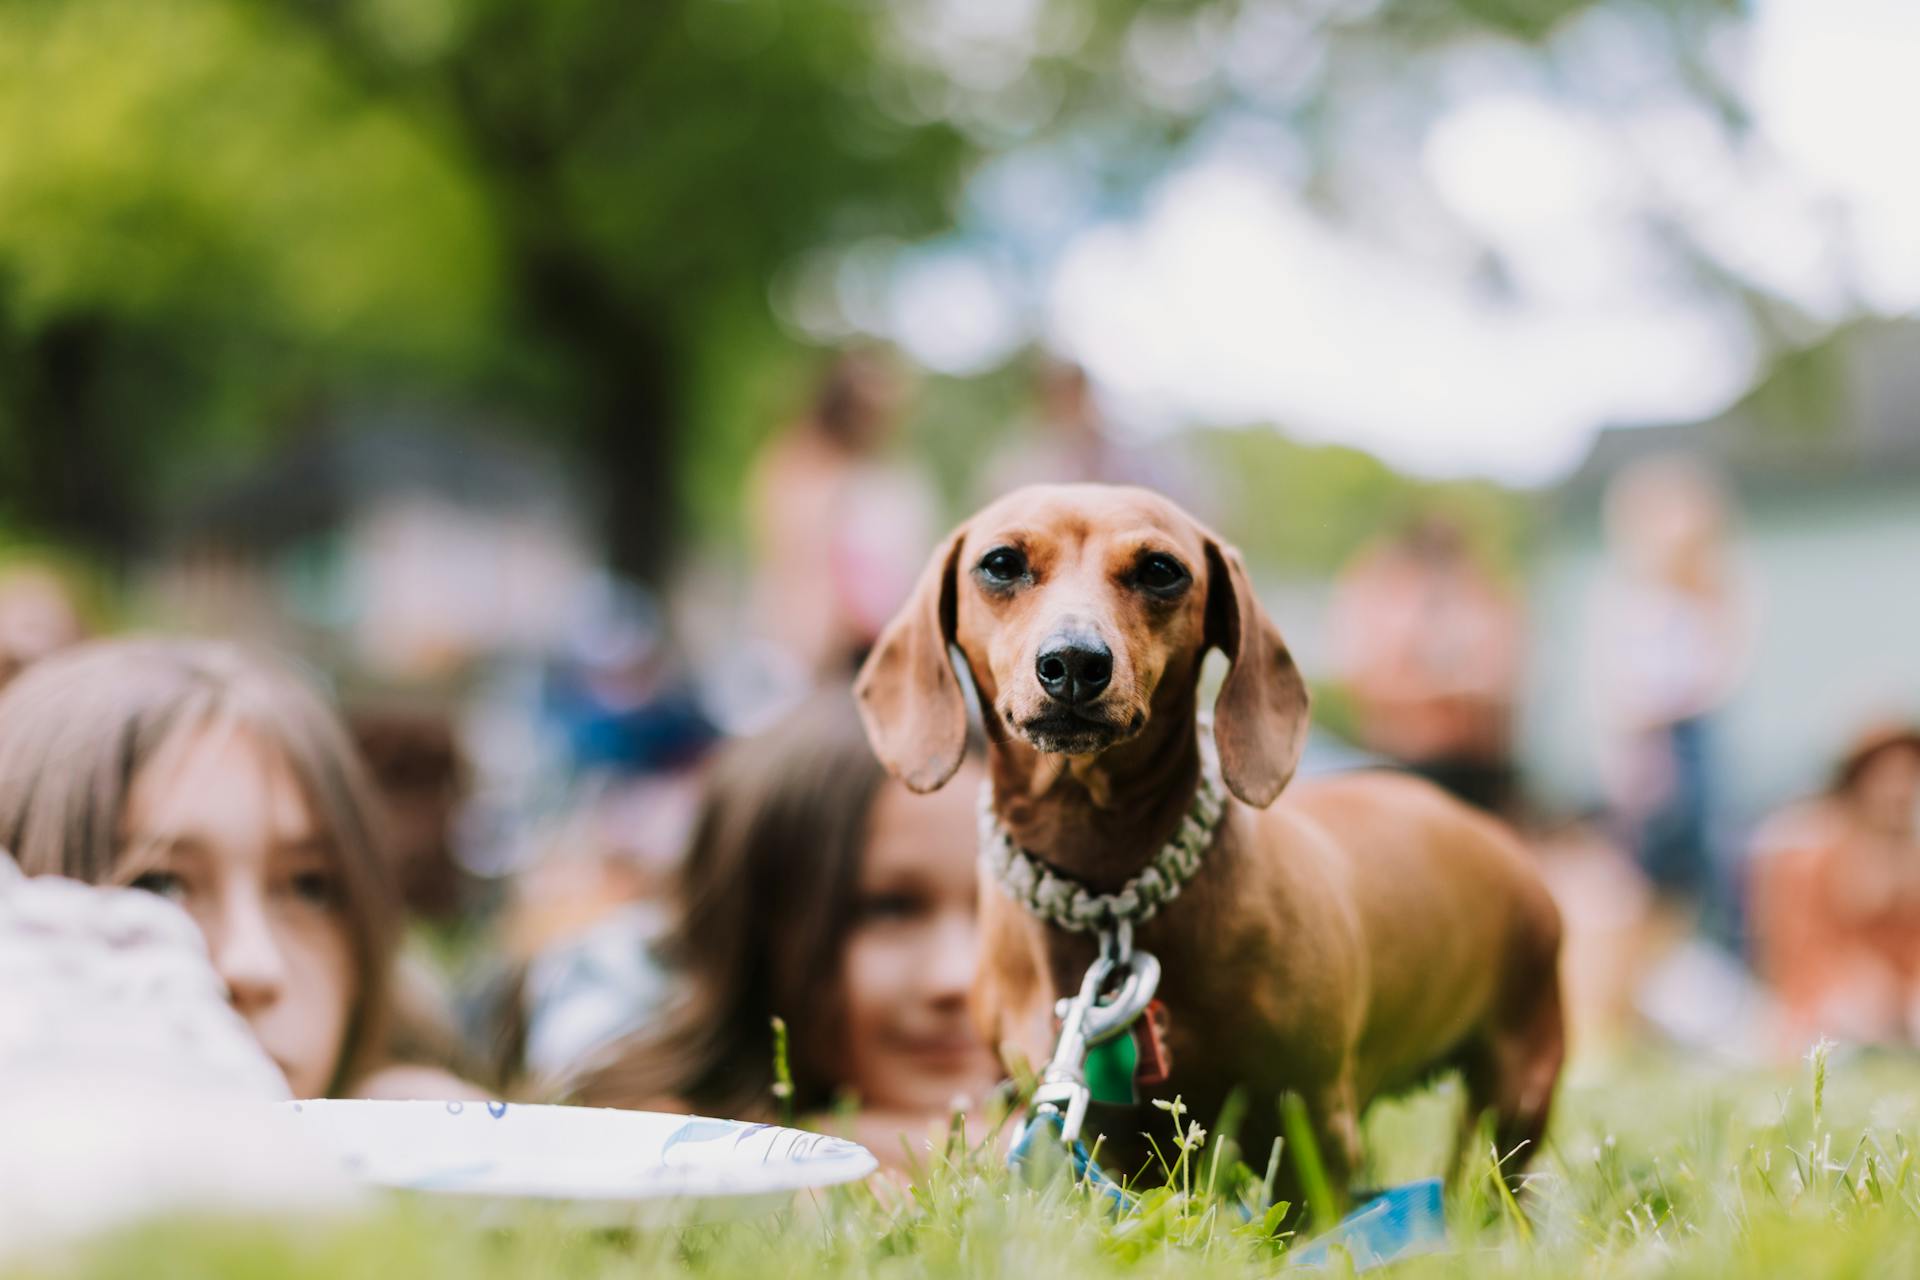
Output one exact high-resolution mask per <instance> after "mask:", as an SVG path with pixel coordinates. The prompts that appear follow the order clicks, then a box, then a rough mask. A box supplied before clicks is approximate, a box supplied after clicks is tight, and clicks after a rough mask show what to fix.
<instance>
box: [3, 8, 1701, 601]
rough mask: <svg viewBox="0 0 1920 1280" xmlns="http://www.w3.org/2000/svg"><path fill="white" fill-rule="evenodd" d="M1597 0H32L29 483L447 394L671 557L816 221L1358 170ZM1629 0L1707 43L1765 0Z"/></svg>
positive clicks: (69, 522)
mask: <svg viewBox="0 0 1920 1280" xmlns="http://www.w3.org/2000/svg"><path fill="white" fill-rule="evenodd" d="M1597 2H1599V0H1380V2H1378V3H1373V4H1364V3H1363V4H1358V5H1353V4H1343V3H1339V2H1337V0H1099V2H1098V3H1090V2H1089V0H1030V3H1026V4H1015V5H1010V6H1009V5H987V6H983V5H977V4H970V3H968V0H896V2H895V3H884V2H883V0H646V2H645V3H639V4H635V3H629V2H627V0H539V2H537V3H529V2H528V0H0V502H3V503H4V507H0V518H11V519H12V520H14V521H15V522H18V523H22V524H26V525H30V526H34V527H37V528H40V529H43V530H50V531H53V532H56V533H59V534H64V535H65V536H68V537H71V538H75V539H81V540H86V541H90V542H92V543H94V544H96V545H98V546H99V547H101V548H102V549H104V550H107V551H109V552H112V553H125V552H127V551H129V550H130V549H132V548H133V547H134V546H135V545H136V543H137V540H138V539H139V538H140V537H141V536H142V534H143V532H144V531H145V529H146V528H147V525H148V518H149V516H150V515H151V513H152V512H153V511H154V510H155V508H156V504H157V503H159V502H160V501H161V500H162V499H163V498H164V497H165V495H166V493H167V491H168V490H169V489H170V488H172V487H177V486H180V485H182V484H188V483H192V481H193V478H194V477H196V476H199V475H202V474H204V466H203V465H199V464H202V463H204V461H205V459H207V458H208V457H210V456H215V455H221V454H232V453H234V452H239V453H243V454H244V453H245V452H247V451H249V450H253V449H258V448H261V447H263V445H264V444H265V442H267V441H268V440H270V439H271V437H272V436H273V435H274V434H275V433H276V432H279V431H282V430H284V429H286V428H287V427H288V426H289V424H297V423H299V422H301V421H305V420H313V419H316V418H319V417H322V416H324V412H323V411H324V410H325V408H326V407H327V405H328V404H329V403H330V402H334V401H338V400H339V399H341V398H344V397H349V396H355V395H367V394H380V393H385V392H398V393H407V394H420V393H425V394H428V395H432V396H436V397H439V398H442V399H447V400H454V401H459V400H463V399H464V400H468V401H484V402H486V403H487V404H488V405H489V407H490V408H491V409H493V410H495V411H496V412H499V411H504V412H503V413H501V416H506V417H509V418H512V417H518V418H520V419H522V420H525V421H528V422H532V423H537V424H541V425H542V427H543V428H544V429H548V430H551V431H554V432H556V433H560V434H561V435H562V436H563V438H564V439H566V440H568V441H570V442H571V443H572V444H573V445H574V446H575V447H577V448H578V449H579V450H581V451H583V452H584V454H585V455H586V457H587V458H588V460H589V462H590V465H591V466H592V468H593V469H594V471H595V472H596V473H597V474H598V476H599V477H600V479H601V480H602V481H603V482H604V483H605V484H606V485H607V487H608V489H609V490H610V493H611V496H612V498H613V502H612V504H611V518H612V521H613V527H612V528H611V529H610V531H609V532H610V536H611V540H612V550H613V552H614V555H615V558H616V560H617V561H618V562H619V563H620V564H621V565H622V566H623V567H625V568H628V569H630V570H634V571H637V572H639V573H640V574H641V575H642V576H655V575H656V574H657V573H658V572H659V567H660V565H661V563H662V556H663V553H664V551H665V549H666V548H667V547H668V546H670V544H671V541H672V534H673V532H674V530H675V528H676V527H677V524H678V523H679V514H680V508H681V507H682V506H683V505H684V504H683V501H682V498H683V490H684V489H685V487H686V485H687V484H688V483H689V481H691V482H692V483H693V484H695V485H696V486H698V489H699V491H700V492H703V493H708V494H717V495H723V496H726V497H731V496H732V494H733V493H735V492H737V488H736V487H735V477H737V474H738V465H739V460H740V458H741V457H742V456H743V455H744V453H745V452H746V450H747V449H748V448H749V447H750V446H751V442H752V439H753V436H754V434H755V432H756V431H757V430H760V429H762V428H763V426H764V425H770V424H764V423H762V422H758V421H755V420H754V416H755V415H756V414H762V413H764V411H765V389H766V388H767V387H768V386H770V385H774V384H775V382H777V379H776V378H771V377H769V376H768V371H769V370H770V369H771V370H775V371H777V370H778V369H779V368H780V367H781V365H782V364H783V363H787V364H790V363H791V362H792V359H793V357H792V353H791V349H790V345H789V344H787V343H786V341H785V340H784V339H783V337H782V332H781V328H780V326H779V324H777V323H776V321H775V318H774V314H773V312H774V307H773V299H772V298H770V282H772V281H774V280H776V278H778V277H779V275H780V273H781V272H782V271H783V269H785V268H787V267H789V266H790V265H791V264H793V263H794V262H795V260H796V258H798V257H800V256H801V255H803V254H805V253H806V251H808V250H811V249H814V248H817V247H821V246H833V245H851V244H857V243H861V242H863V241H864V242H871V241H876V240H884V241H891V242H893V243H903V242H906V241H908V240H911V239H912V238H914V237H919V236H925V235H928V234H931V233H935V232H938V231H940V230H942V229H944V228H946V227H948V226H950V225H952V224H953V223H954V221H955V220H956V218H957V217H959V216H960V211H961V206H962V191H963V186H964V179H965V178H966V176H967V175H968V174H969V173H970V172H971V171H972V168H973V166H974V165H975V164H976V163H977V162H978V161H979V160H980V159H982V158H983V157H987V156H991V155H994V154H997V153H999V152H1002V151H1005V150H1008V149H1010V148H1013V147H1016V146H1040V145H1048V144H1049V143H1050V142H1051V143H1056V144H1058V145H1060V146H1062V147H1067V148H1070V149H1071V150H1072V151H1073V152H1074V154H1075V155H1077V156H1079V157H1081V160H1080V161H1079V163H1081V164H1083V166H1084V167H1087V168H1089V169H1091V170H1092V171H1093V172H1094V173H1095V174H1096V175H1097V178H1098V180H1099V181H1100V182H1101V183H1102V184H1104V185H1105V187H1106V189H1107V190H1108V191H1109V192H1110V193H1119V194H1122V195H1124V193H1126V192H1129V191H1137V190H1138V189H1139V187H1140V186H1141V184H1142V182H1143V181H1144V179H1145V178H1146V177H1147V176H1149V175H1150V174H1152V173H1153V172H1155V171H1156V166H1157V163H1158V161H1159V159H1160V158H1161V157H1163V156H1164V154H1165V152H1166V149H1167V148H1168V147H1169V146H1171V145H1173V144H1175V143H1177V142H1178V141H1179V140H1180V139H1181V138H1182V137H1183V136H1185V134H1186V133H1187V132H1188V131H1189V130H1191V129H1192V128H1194V127H1195V126H1196V125H1198V124H1200V123H1201V122H1204V121H1206V120H1208V119H1210V118H1213V117H1214V116H1215V115H1216V114H1217V113H1219V112H1222V111H1226V110H1259V111H1263V112H1266V113H1268V114H1270V115H1272V116H1275V117H1278V118H1281V119H1283V120H1284V121H1285V123H1286V127H1287V128H1288V129H1289V130H1290V131H1291V133H1292V134H1293V135H1294V136H1296V137H1297V138H1298V139H1299V140H1300V141H1301V142H1302V143H1303V144H1304V146H1305V149H1306V152H1307V154H1308V156H1309V159H1310V162H1311V163H1310V169H1311V172H1310V173H1309V175H1308V176H1307V178H1306V182H1307V185H1308V188H1309V189H1310V190H1313V191H1315V192H1318V193H1320V194H1321V195H1323V196H1324V197H1325V198H1327V199H1328V200H1330V201H1333V202H1336V203H1337V202H1338V201H1339V199H1340V196H1341V190H1342V188H1341V181H1340V174H1341V168H1340V166H1341V165H1342V164H1343V163H1345V162H1346V158H1347V157H1349V156H1350V155H1351V154H1352V149H1351V148H1348V147H1345V146H1344V145H1343V135H1342V134H1341V132H1340V129H1339V128H1338V127H1337V126H1338V123H1339V122H1340V121H1341V120H1342V119H1343V118H1344V113H1349V112H1350V111H1351V110H1352V109H1354V107H1355V104H1356V103H1360V104H1363V105H1364V104H1365V103H1370V102H1371V101H1373V97H1372V96H1370V95H1378V94H1379V93H1380V92H1381V89H1382V86H1383V85H1385V86H1400V87H1403V88H1406V86H1401V81H1402V80H1403V79H1404V78H1405V77H1404V59H1403V56H1404V54H1405V52H1406V51H1407V50H1410V49H1416V48H1422V47H1428V46H1431V45H1434V44H1438V43H1442V42H1446V41H1451V40H1458V39H1462V38H1478V37H1481V36H1484V35H1487V34H1489V33H1493V34H1497V35H1502V36H1507V37H1511V38H1513V39H1515V40H1518V41H1521V42H1526V41H1538V40H1540V39H1541V38H1542V37H1543V36H1544V35H1545V34H1546V33H1547V32H1549V31H1550V30H1552V29H1553V28H1554V27H1555V26H1556V25H1557V24H1559V23H1561V22H1563V21H1565V20H1566V19H1567V18H1569V17H1570V16H1572V15H1573V14H1575V13H1577V12H1579V11H1581V10H1584V9H1587V8H1591V7H1593V5H1594V3H1597ZM1620 2H1621V4H1622V5H1623V7H1628V8H1634V9H1636V10H1640V9H1646V10H1647V11H1649V12H1654V13H1656V14H1657V15H1658V20H1659V22H1660V23H1662V24H1664V26H1663V27H1662V29H1663V30H1670V31H1671V32H1672V33H1673V34H1672V42H1673V47H1674V48H1675V49H1677V50H1681V51H1683V52H1684V51H1685V50H1688V49H1691V48H1693V47H1694V46H1695V45H1697V44H1698V43H1699V41H1698V39H1697V30H1696V28H1697V21H1698V18H1699V15H1701V14H1707V13H1714V12H1719V11H1722V10H1724V9H1726V8H1727V7H1729V5H1730V4H1732V0H1670V2H1669V3H1666V4H1661V5H1652V6H1648V5H1635V4H1632V3H1631V0H1620ZM1229 54H1232V55H1233V56H1231V57H1230V56H1228V55H1229ZM1676 56H1679V55H1676ZM1689 65H1693V64H1692V63H1689ZM1701 77H1702V83H1703V84H1705V85H1707V89H1705V90H1703V92H1707V93H1708V96H1712V92H1713V91H1714V85H1713V82H1712V77H1711V75H1710V74H1709V73H1708V72H1706V71H1702V72H1701ZM1407 93H1410V94H1411V95H1412V96H1411V98H1408V97H1407V95H1406V94H1403V95H1402V97H1401V98H1400V99H1396V101H1398V102H1399V103H1400V105H1401V107H1403V108H1409V109H1412V110H1414V111H1415V112H1416V113H1417V111H1418V108H1419V101H1418V99H1419V86H1418V85H1417V84H1412V85H1411V87H1410V88H1407ZM1409 104H1410V107H1409ZM1360 160H1361V162H1362V163H1364V162H1365V160H1366V157H1365V156H1361V157H1360ZM856 327H857V326H856Z"/></svg>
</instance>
